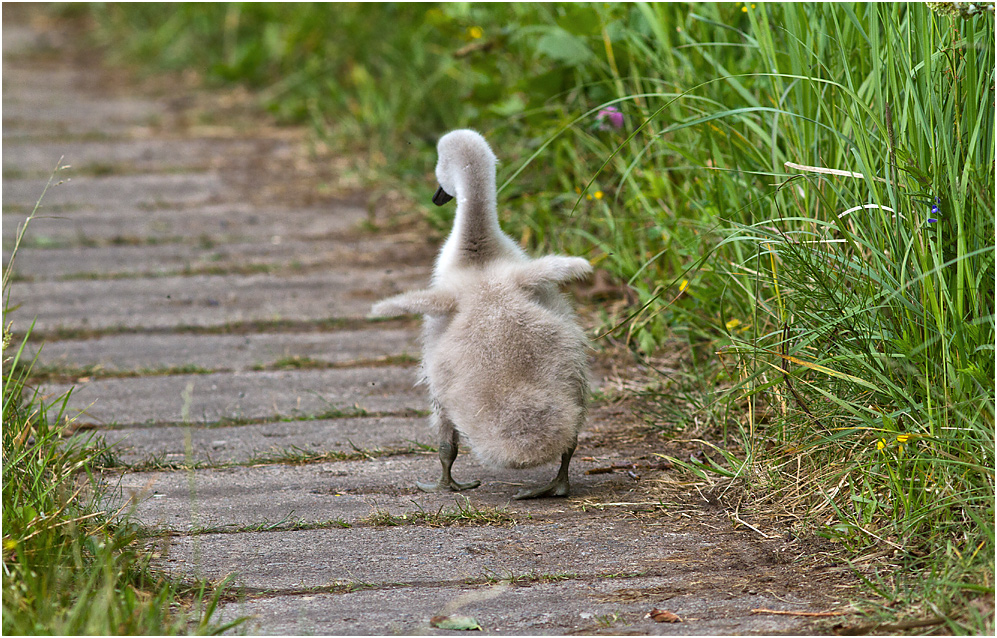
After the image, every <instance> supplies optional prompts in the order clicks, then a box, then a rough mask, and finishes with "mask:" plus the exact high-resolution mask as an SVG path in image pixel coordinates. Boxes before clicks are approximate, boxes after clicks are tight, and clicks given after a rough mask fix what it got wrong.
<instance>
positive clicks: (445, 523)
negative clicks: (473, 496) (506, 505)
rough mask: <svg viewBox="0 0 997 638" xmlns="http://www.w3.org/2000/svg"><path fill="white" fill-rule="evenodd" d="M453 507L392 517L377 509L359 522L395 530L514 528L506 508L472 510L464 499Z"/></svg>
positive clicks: (514, 521)
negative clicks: (411, 527) (406, 527)
mask: <svg viewBox="0 0 997 638" xmlns="http://www.w3.org/2000/svg"><path fill="white" fill-rule="evenodd" d="M454 503H455V504H456V507H454V508H450V509H445V508H444V507H443V506H440V509H439V510H437V511H436V512H427V511H424V510H423V509H422V508H420V509H419V511H417V512H405V513H404V514H392V513H390V512H388V511H386V510H378V511H376V512H374V513H373V514H371V515H370V516H368V517H367V518H365V519H364V520H363V521H361V522H362V523H365V524H368V525H373V526H376V527H397V526H399V525H422V526H425V527H452V526H486V527H489V526H507V525H515V524H516V523H517V522H518V521H517V519H516V518H515V517H514V516H512V515H511V514H509V512H508V511H507V510H506V509H503V508H495V507H475V506H474V505H471V502H470V501H469V500H468V499H467V497H464V502H463V503H461V502H460V501H459V500H455V501H454Z"/></svg>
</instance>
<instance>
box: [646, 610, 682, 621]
mask: <svg viewBox="0 0 997 638" xmlns="http://www.w3.org/2000/svg"><path fill="white" fill-rule="evenodd" d="M644 618H650V619H651V620H653V621H654V622H682V619H681V618H679V617H678V616H676V615H675V614H673V613H672V612H670V611H665V610H664V609H652V610H651V611H649V612H647V613H646V614H644Z"/></svg>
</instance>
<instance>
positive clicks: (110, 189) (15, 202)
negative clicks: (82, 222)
mask: <svg viewBox="0 0 997 638" xmlns="http://www.w3.org/2000/svg"><path fill="white" fill-rule="evenodd" d="M60 180H62V183H59V181H60ZM47 182H48V178H25V179H5V180H3V205H4V206H15V207H18V208H20V209H21V212H30V211H31V210H32V209H33V208H34V206H35V203H36V202H37V201H38V198H39V197H41V195H42V192H43V191H44V189H45V184H46V183H47ZM226 194H227V191H226V189H225V187H224V185H223V184H222V181H221V178H220V177H219V176H218V174H216V173H212V172H207V173H179V174H161V173H156V174H152V175H111V176H106V177H89V176H80V177H71V178H68V179H67V178H66V177H65V176H63V175H58V174H57V177H56V179H55V180H54V181H53V185H52V186H51V187H50V188H49V189H48V191H47V192H46V193H45V197H44V199H43V200H42V207H41V209H40V211H42V213H43V214H45V211H46V210H49V209H51V208H52V207H67V206H72V207H74V208H77V209H83V210H94V209H99V208H103V207H106V206H116V207H120V206H122V205H127V206H129V207H145V208H161V207H164V206H167V205H169V204H187V205H194V204H206V203H208V202H212V201H217V200H220V199H222V198H223V197H224V196H225V195H226Z"/></svg>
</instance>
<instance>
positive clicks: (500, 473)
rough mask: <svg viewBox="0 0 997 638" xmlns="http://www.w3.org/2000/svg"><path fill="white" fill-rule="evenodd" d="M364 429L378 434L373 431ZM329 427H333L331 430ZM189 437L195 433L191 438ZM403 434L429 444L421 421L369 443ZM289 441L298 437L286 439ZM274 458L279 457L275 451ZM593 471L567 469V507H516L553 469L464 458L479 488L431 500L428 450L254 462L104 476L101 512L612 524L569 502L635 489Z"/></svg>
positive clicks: (199, 517)
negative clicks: (423, 485)
mask: <svg viewBox="0 0 997 638" xmlns="http://www.w3.org/2000/svg"><path fill="white" fill-rule="evenodd" d="M350 425H353V426H355V425H356V424H350ZM288 427H294V425H290V426H288ZM348 427H349V426H346V427H343V428H341V429H342V430H346V429H348ZM370 427H371V428H372V429H376V428H377V426H376V425H373V426H370ZM326 429H327V430H333V429H335V428H333V427H331V426H327V428H326ZM175 434H176V439H175V445H174V448H173V449H176V450H180V451H179V452H177V453H175V454H169V455H165V456H163V457H161V458H162V460H163V461H165V462H183V461H184V459H185V458H186V456H187V455H186V454H185V453H184V452H183V450H184V447H185V442H184V434H183V432H176V433H175ZM191 434H192V435H195V436H196V435H198V434H199V433H198V432H197V431H196V430H194V431H191ZM205 434H206V435H208V436H210V434H209V433H205ZM344 434H347V432H344ZM400 435H401V436H404V435H408V436H412V437H414V438H413V439H412V440H416V441H424V442H428V441H429V440H430V439H431V436H430V435H429V430H428V428H427V427H426V425H425V423H424V422H423V423H416V422H415V421H414V420H409V422H408V423H407V424H405V429H400V431H399V432H398V433H397V434H395V435H394V436H392V433H390V432H386V433H382V435H381V436H380V437H379V438H375V440H371V441H369V442H377V440H383V441H386V442H389V443H390V442H395V443H396V444H397V445H399V446H401V447H403V448H404V447H408V446H410V445H411V444H410V443H409V441H407V440H399V439H401V436H400ZM204 438H206V437H204ZM287 438H288V439H293V438H295V437H294V435H293V434H292V435H290V436H288V437H287ZM335 438H336V434H332V435H331V436H330V439H335ZM342 440H343V439H342V435H340V438H339V441H340V443H338V444H337V443H334V442H332V441H331V440H330V442H329V443H322V444H320V447H321V449H312V450H309V451H315V452H323V451H329V450H337V449H338V450H341V451H345V452H348V451H351V448H350V447H349V445H348V444H345V445H344V444H343V443H342ZM229 441H231V439H229ZM361 441H363V439H362V438H361V437H360V436H358V437H356V441H355V442H357V443H358V444H359V443H360V442H361ZM221 444H222V445H221V446H220V449H219V451H220V452H224V448H225V447H227V444H228V441H221ZM195 445H197V443H195ZM273 453H274V454H278V453H280V450H274V452H273ZM261 463H262V461H261ZM591 466H592V464H591V463H587V462H585V461H580V460H579V461H576V462H575V463H574V464H573V466H572V468H571V473H570V477H571V489H572V492H571V496H570V497H569V499H568V500H566V499H556V498H555V499H536V500H526V501H515V500H513V499H512V496H513V495H514V494H515V493H516V491H517V490H519V489H520V488H522V487H524V486H531V485H542V484H545V483H546V482H547V481H549V480H550V479H551V478H553V477H554V475H555V473H556V471H557V468H556V467H555V466H554V465H550V466H545V467H539V468H531V469H528V470H499V469H494V468H485V467H483V466H482V465H481V464H480V463H478V462H477V461H476V460H475V459H474V457H473V456H471V455H470V454H466V453H464V454H461V455H460V456H459V457H458V459H457V462H456V464H455V465H454V475H455V476H457V477H458V478H459V479H460V480H465V479H467V480H471V479H478V480H480V481H481V486H479V487H478V488H476V489H473V490H467V491H464V492H460V493H454V492H439V493H427V492H423V491H421V490H419V489H418V488H417V487H416V482H417V481H422V482H430V481H433V480H435V479H436V478H437V477H438V476H439V471H440V470H439V461H438V459H437V456H436V454H434V453H430V452H427V453H424V454H407V455H397V456H388V457H383V456H382V457H375V458H373V459H370V460H361V461H331V462H322V463H309V464H305V465H290V464H284V465H280V464H271V465H263V464H260V465H254V466H251V467H245V466H234V467H224V468H218V469H199V470H191V471H165V470H164V471H154V472H132V473H127V474H124V475H122V476H120V477H119V476H116V475H115V474H114V473H113V472H109V473H108V474H107V475H106V476H105V485H106V486H107V487H108V494H107V500H106V507H107V509H108V510H109V511H118V510H121V509H122V508H124V510H125V511H127V512H128V513H129V515H130V516H131V519H132V520H133V521H135V522H137V523H139V524H141V525H143V526H145V527H147V528H149V529H155V530H159V531H162V530H170V531H176V532H190V531H192V530H196V529H204V528H227V529H232V530H236V529H246V528H248V527H251V526H258V525H261V524H272V523H276V522H279V521H288V522H300V523H304V524H309V523H323V522H327V521H336V520H341V521H345V522H347V523H350V524H355V523H358V522H361V523H362V522H363V520H364V519H368V518H369V517H370V516H371V515H372V514H375V513H377V512H387V513H390V514H391V515H393V516H403V515H407V514H413V513H418V512H428V513H431V514H435V513H437V512H440V511H444V512H448V511H449V512H453V511H458V510H469V511H472V512H473V511H475V510H482V511H489V510H494V509H498V510H502V511H505V512H507V513H508V514H510V515H511V516H514V517H515V518H516V519H517V520H521V521H529V520H532V521H537V520H540V519H550V520H555V518H556V519H557V520H563V521H564V522H565V524H573V523H570V522H569V521H568V519H571V520H574V517H575V516H578V517H583V518H585V519H586V520H596V519H601V518H605V517H606V516H610V514H600V513H594V512H590V513H585V514H580V513H578V512H577V510H576V509H575V508H574V506H573V505H572V502H573V501H574V500H576V499H585V498H590V497H594V496H596V495H599V494H604V493H605V492H607V491H609V490H617V489H625V488H627V487H629V486H630V485H631V484H632V482H631V481H630V479H628V478H627V477H626V476H624V475H621V474H591V475H590V474H585V470H586V469H587V468H588V467H591ZM566 512H569V514H566ZM570 512H574V515H575V516H573V515H572V514H570Z"/></svg>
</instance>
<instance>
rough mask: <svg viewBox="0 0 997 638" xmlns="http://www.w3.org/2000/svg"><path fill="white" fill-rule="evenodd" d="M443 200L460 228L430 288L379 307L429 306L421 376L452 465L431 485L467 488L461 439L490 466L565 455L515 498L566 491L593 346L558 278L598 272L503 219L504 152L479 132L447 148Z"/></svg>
mask: <svg viewBox="0 0 997 638" xmlns="http://www.w3.org/2000/svg"><path fill="white" fill-rule="evenodd" d="M437 152H438V161H437V164H436V177H437V179H438V180H439V189H438V190H437V191H436V194H435V195H434V196H433V202H434V203H435V204H437V205H439V206H442V205H443V204H446V203H447V202H448V201H450V200H451V199H454V198H456V200H457V213H456V217H455V219H454V225H453V230H452V231H451V233H450V236H449V237H448V238H447V241H446V243H445V244H444V245H443V248H442V249H441V250H440V254H439V257H438V258H437V260H436V265H435V268H434V270H433V276H432V282H431V284H430V287H429V288H427V289H425V290H417V291H413V292H408V293H405V294H402V295H398V296H396V297H392V298H390V299H385V300H384V301H381V302H379V303H377V304H376V305H375V306H374V307H373V309H372V314H374V315H377V316H394V315H399V314H421V315H424V317H425V319H424V325H423V356H422V370H421V373H422V379H421V382H422V383H425V384H426V385H428V387H429V393H430V398H431V401H432V416H431V424H432V426H433V428H434V429H435V430H436V431H437V432H438V434H439V453H440V462H441V464H442V466H443V472H442V475H441V476H440V479H439V480H438V481H437V482H435V483H428V484H427V483H417V485H418V487H419V488H420V489H422V490H424V491H430V492H432V491H439V490H453V491H458V490H466V489H471V488H475V487H477V486H478V485H480V484H481V481H470V482H466V483H461V482H458V481H456V480H454V478H453V477H452V476H451V468H452V466H453V463H454V459H456V458H457V443H458V439H459V438H462V439H464V440H465V441H466V442H467V443H468V444H470V447H471V450H472V452H473V453H474V454H475V456H476V457H477V458H478V459H479V460H480V461H481V462H482V463H484V464H485V465H487V466H491V467H505V468H528V467H536V466H539V465H543V464H546V463H550V462H553V461H557V460H560V463H561V465H560V469H559V470H558V472H557V476H556V477H555V478H554V479H553V480H552V481H551V482H550V483H548V484H547V485H543V486H540V487H535V488H527V489H523V490H522V491H520V492H518V493H517V494H516V495H515V496H514V498H517V499H523V498H537V497H542V496H566V495H567V494H568V491H569V484H568V464H569V463H570V462H571V455H572V454H573V453H574V451H575V445H576V443H577V441H578V432H579V430H580V429H581V427H582V425H583V423H584V421H585V414H586V407H585V403H586V398H587V396H588V354H587V348H588V343H587V340H586V338H585V334H584V333H583V331H582V329H581V328H580V327H579V325H578V319H577V317H576V316H575V312H574V310H573V309H572V306H571V304H570V302H569V300H568V299H567V297H566V296H565V295H564V293H562V292H561V291H560V290H559V288H558V286H559V284H563V283H566V282H569V281H572V280H575V279H580V278H583V277H586V276H587V275H589V274H590V273H591V271H592V267H591V265H590V264H589V262H588V261H587V260H585V259H582V258H580V257H564V256H559V255H549V256H546V257H541V258H539V259H531V258H530V257H528V256H527V255H526V253H525V252H524V251H523V250H522V249H521V248H520V247H519V246H518V245H516V243H515V242H514V241H513V240H512V239H511V238H509V237H508V236H507V235H506V234H505V233H503V232H502V230H501V229H500V228H499V223H498V214H497V212H496V195H495V166H496V158H495V155H494V153H492V150H491V148H490V147H489V146H488V143H487V142H486V141H485V139H484V138H483V137H482V136H481V135H480V134H478V133H477V132H475V131H471V130H466V129H465V130H457V131H451V132H450V133H447V134H446V135H444V136H443V137H442V138H440V141H439V143H438V145H437Z"/></svg>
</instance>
